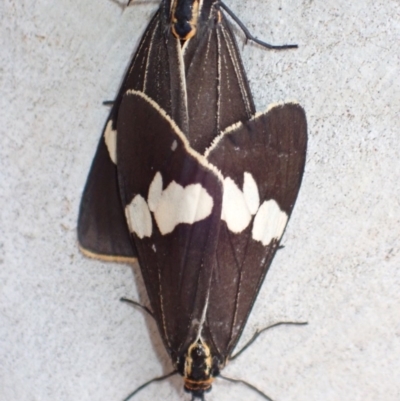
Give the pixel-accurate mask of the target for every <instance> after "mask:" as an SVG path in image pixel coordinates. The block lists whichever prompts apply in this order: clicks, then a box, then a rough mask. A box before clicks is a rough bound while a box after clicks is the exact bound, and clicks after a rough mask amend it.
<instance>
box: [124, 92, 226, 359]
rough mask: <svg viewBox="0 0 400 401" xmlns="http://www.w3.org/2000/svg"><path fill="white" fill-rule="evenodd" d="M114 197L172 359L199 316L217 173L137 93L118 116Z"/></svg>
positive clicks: (212, 245) (211, 255)
mask: <svg viewBox="0 0 400 401" xmlns="http://www.w3.org/2000/svg"><path fill="white" fill-rule="evenodd" d="M117 153H118V176H119V180H118V181H119V184H120V192H121V198H122V203H123V206H124V209H125V212H126V216H127V219H128V224H129V226H130V231H131V232H132V237H133V239H134V242H135V245H136V249H137V252H138V258H139V263H140V267H141V271H142V276H143V279H144V282H145V285H146V289H147V293H148V296H149V299H150V303H151V308H152V311H153V313H154V316H155V319H156V321H157V324H158V327H159V330H160V333H161V336H162V338H163V341H164V343H165V346H166V348H167V349H168V350H169V352H170V354H171V357H172V360H173V361H176V360H177V357H178V356H179V355H180V352H182V350H183V349H186V347H187V346H188V345H189V344H190V342H191V341H193V339H195V338H197V336H198V335H199V331H200V329H201V327H202V325H203V323H204V318H205V315H204V311H205V308H206V305H207V299H208V296H209V290H210V280H211V275H212V270H213V268H214V266H215V250H216V246H217V238H218V230H219V225H220V215H221V202H222V181H221V178H220V175H219V173H218V171H217V170H216V169H215V167H214V166H212V165H210V164H209V163H208V162H207V161H206V159H205V158H204V156H201V155H199V154H198V153H196V152H195V151H193V150H192V149H191V148H190V146H189V145H188V142H187V140H186V138H185V137H184V135H183V134H182V132H181V131H180V130H179V128H178V127H177V126H176V124H175V123H174V122H173V120H172V119H171V118H169V117H168V116H167V114H166V113H165V111H163V110H162V109H161V108H160V107H159V105H157V104H156V103H155V102H153V101H152V100H151V99H150V98H148V97H147V96H146V95H145V94H143V93H140V92H128V93H127V94H126V95H125V96H124V99H123V101H122V104H121V108H120V113H119V117H118V138H117Z"/></svg>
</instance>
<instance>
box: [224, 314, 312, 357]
mask: <svg viewBox="0 0 400 401" xmlns="http://www.w3.org/2000/svg"><path fill="white" fill-rule="evenodd" d="M283 324H293V325H296V326H305V325H307V324H308V322H278V323H274V324H272V325H271V326H268V327H264V328H263V329H261V330H257V331H256V332H255V333H254V335H253V337H252V338H251V339H250V341H249V342H248V343H246V344H245V345H244V346H243V348H242V349H241V350H239V351H238V352H237V353H236V354H235V355H232V356H231V357H230V358H229V360H230V361H232V360H233V359H235V358H237V357H238V356H239V355H240V354H241V353H242V352H243V351H245V350H246V349H247V348H248V347H250V345H251V344H253V343H254V341H256V340H257V338H258V337H259V335H260V334H261V333H264V331H267V330H269V329H272V328H273V327H277V326H281V325H283Z"/></svg>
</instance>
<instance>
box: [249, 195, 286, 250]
mask: <svg viewBox="0 0 400 401" xmlns="http://www.w3.org/2000/svg"><path fill="white" fill-rule="evenodd" d="M287 221H288V215H287V214H286V213H285V212H284V211H282V210H281V209H280V207H279V205H278V204H277V203H276V202H275V201H274V200H273V199H271V200H269V201H264V202H263V204H262V205H261V206H260V209H258V212H257V215H256V217H255V218H254V223H253V230H252V236H253V239H254V240H256V241H260V242H261V243H262V244H263V245H264V246H267V245H268V244H269V243H270V242H271V241H272V240H273V239H274V238H275V239H280V238H281V236H282V234H283V231H284V229H285V227H286V223H287Z"/></svg>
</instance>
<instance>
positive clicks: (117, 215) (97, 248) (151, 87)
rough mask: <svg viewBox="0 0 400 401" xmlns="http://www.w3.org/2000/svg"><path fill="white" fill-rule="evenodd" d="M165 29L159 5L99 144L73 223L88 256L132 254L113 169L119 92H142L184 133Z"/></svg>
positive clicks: (175, 55) (174, 54)
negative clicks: (76, 227) (76, 218)
mask: <svg viewBox="0 0 400 401" xmlns="http://www.w3.org/2000/svg"><path fill="white" fill-rule="evenodd" d="M167 25H168V15H167V12H166V10H165V3H164V2H163V3H162V4H161V7H160V9H159V10H158V12H157V13H156V14H155V16H154V17H153V19H152V20H151V22H150V23H149V25H148V27H147V29H146V31H145V33H144V35H143V38H142V40H141V42H140V45H139V47H138V50H137V52H136V54H135V56H134V58H133V60H132V62H131V65H130V66H129V69H128V72H127V75H126V77H125V79H124V82H123V84H122V86H121V89H120V91H119V93H118V96H117V98H116V100H115V102H114V105H113V108H112V110H111V113H110V116H109V118H108V120H107V122H106V125H105V127H104V130H103V133H102V136H101V138H100V141H99V145H98V148H97V152H96V155H95V157H94V160H93V162H92V167H91V170H90V173H89V176H88V179H87V182H86V186H85V189H84V193H83V196H82V201H81V206H80V212H79V219H78V240H79V243H80V246H81V249H82V251H83V252H84V253H85V254H86V255H88V256H93V257H98V258H100V259H106V260H116V261H121V260H122V261H123V260H130V259H132V258H135V257H136V254H137V253H136V250H135V246H134V244H133V243H132V241H131V238H130V235H129V232H128V229H127V226H126V220H125V216H124V214H123V209H122V206H121V199H120V195H119V192H118V182H117V169H116V165H115V161H116V160H115V137H116V125H117V119H118V114H119V107H120V103H121V100H122V97H123V95H124V94H125V92H126V91H127V90H130V89H133V90H141V91H143V92H144V93H146V94H147V95H148V96H150V97H151V98H152V99H153V100H155V101H156V102H157V103H158V104H159V105H160V106H161V107H162V108H163V109H164V110H166V111H167V113H168V114H169V115H170V116H172V118H173V119H174V121H175V122H176V124H178V126H179V127H180V128H181V129H182V130H187V112H186V92H185V90H184V87H183V85H184V83H183V82H182V79H181V71H182V70H183V66H182V60H181V56H180V48H179V47H180V44H179V41H178V40H176V39H175V38H174V37H173V36H172V35H169V36H166V31H167V30H166V26H167ZM105 139H107V143H108V146H107V144H106V140H105ZM110 155H111V156H112V157H110ZM112 159H114V161H113V160H112Z"/></svg>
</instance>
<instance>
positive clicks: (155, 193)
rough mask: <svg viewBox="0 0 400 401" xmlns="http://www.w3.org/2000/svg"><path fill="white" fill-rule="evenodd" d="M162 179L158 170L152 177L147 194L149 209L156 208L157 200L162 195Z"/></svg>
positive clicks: (153, 209)
mask: <svg viewBox="0 0 400 401" xmlns="http://www.w3.org/2000/svg"><path fill="white" fill-rule="evenodd" d="M162 186H163V179H162V176H161V174H160V172H159V171H157V173H156V175H155V176H154V178H153V181H152V182H151V184H150V187H149V193H148V196H147V202H148V204H149V209H150V210H151V211H152V212H154V211H155V210H156V208H157V205H158V202H159V201H160V198H161V195H162Z"/></svg>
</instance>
